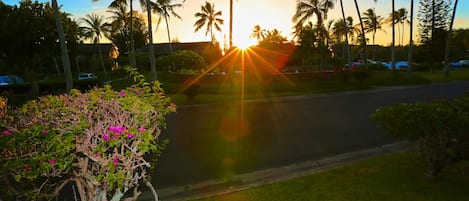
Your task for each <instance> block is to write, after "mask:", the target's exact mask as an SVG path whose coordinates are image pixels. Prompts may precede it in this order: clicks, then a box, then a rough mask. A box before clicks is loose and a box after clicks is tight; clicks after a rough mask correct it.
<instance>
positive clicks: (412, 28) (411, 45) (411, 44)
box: [407, 0, 414, 75]
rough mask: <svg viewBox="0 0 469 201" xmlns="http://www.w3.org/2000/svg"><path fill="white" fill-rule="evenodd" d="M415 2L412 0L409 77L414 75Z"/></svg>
mask: <svg viewBox="0 0 469 201" xmlns="http://www.w3.org/2000/svg"><path fill="white" fill-rule="evenodd" d="M413 32H414V0H410V38H409V58H408V59H407V60H408V61H409V66H408V67H407V70H408V71H407V72H408V74H409V75H411V74H412V49H413V46H414V39H413V38H414V36H413V34H414V33H413Z"/></svg>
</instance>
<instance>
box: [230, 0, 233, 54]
mask: <svg viewBox="0 0 469 201" xmlns="http://www.w3.org/2000/svg"><path fill="white" fill-rule="evenodd" d="M229 40H230V47H229V48H230V49H231V48H232V47H233V0H230V39H229Z"/></svg>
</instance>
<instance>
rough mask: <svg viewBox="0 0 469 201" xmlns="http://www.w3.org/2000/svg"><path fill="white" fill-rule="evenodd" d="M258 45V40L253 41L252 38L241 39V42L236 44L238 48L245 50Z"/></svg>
mask: <svg viewBox="0 0 469 201" xmlns="http://www.w3.org/2000/svg"><path fill="white" fill-rule="evenodd" d="M256 43H257V41H256V40H253V39H252V38H247V39H241V40H239V41H236V42H235V45H236V47H238V48H240V49H242V50H245V49H247V48H249V47H251V46H255V45H256Z"/></svg>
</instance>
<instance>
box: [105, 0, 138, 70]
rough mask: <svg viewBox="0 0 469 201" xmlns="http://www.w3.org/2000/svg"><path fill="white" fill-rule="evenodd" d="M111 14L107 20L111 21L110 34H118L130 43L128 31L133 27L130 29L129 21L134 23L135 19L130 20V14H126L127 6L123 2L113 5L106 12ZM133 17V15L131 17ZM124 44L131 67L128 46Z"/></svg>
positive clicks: (131, 60) (131, 61)
mask: <svg viewBox="0 0 469 201" xmlns="http://www.w3.org/2000/svg"><path fill="white" fill-rule="evenodd" d="M107 12H108V13H110V14H111V16H109V19H110V20H111V21H112V22H111V23H110V27H111V33H112V32H120V33H121V34H122V35H123V36H125V37H126V38H128V39H127V40H128V41H129V43H130V33H129V32H130V30H132V31H133V26H132V27H130V23H129V22H130V21H132V22H133V21H134V20H135V18H132V20H131V19H130V17H129V16H130V13H129V12H127V4H126V2H125V1H121V2H120V3H119V4H118V5H113V7H111V8H110V9H109V10H108V11H107ZM132 17H133V15H132ZM129 43H126V49H127V52H128V56H129V62H130V64H131V65H133V59H132V54H130V52H131V49H130V44H129Z"/></svg>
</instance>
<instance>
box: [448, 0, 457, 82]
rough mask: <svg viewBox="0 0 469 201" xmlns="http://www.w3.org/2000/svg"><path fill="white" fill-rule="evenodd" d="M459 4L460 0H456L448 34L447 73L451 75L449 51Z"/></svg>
mask: <svg viewBox="0 0 469 201" xmlns="http://www.w3.org/2000/svg"><path fill="white" fill-rule="evenodd" d="M457 6H458V0H455V1H454V8H453V15H452V16H451V22H450V24H449V30H448V34H447V36H446V49H445V75H446V76H448V75H449V53H450V52H449V51H450V47H451V33H452V32H453V24H454V18H455V16H456V8H457Z"/></svg>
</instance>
